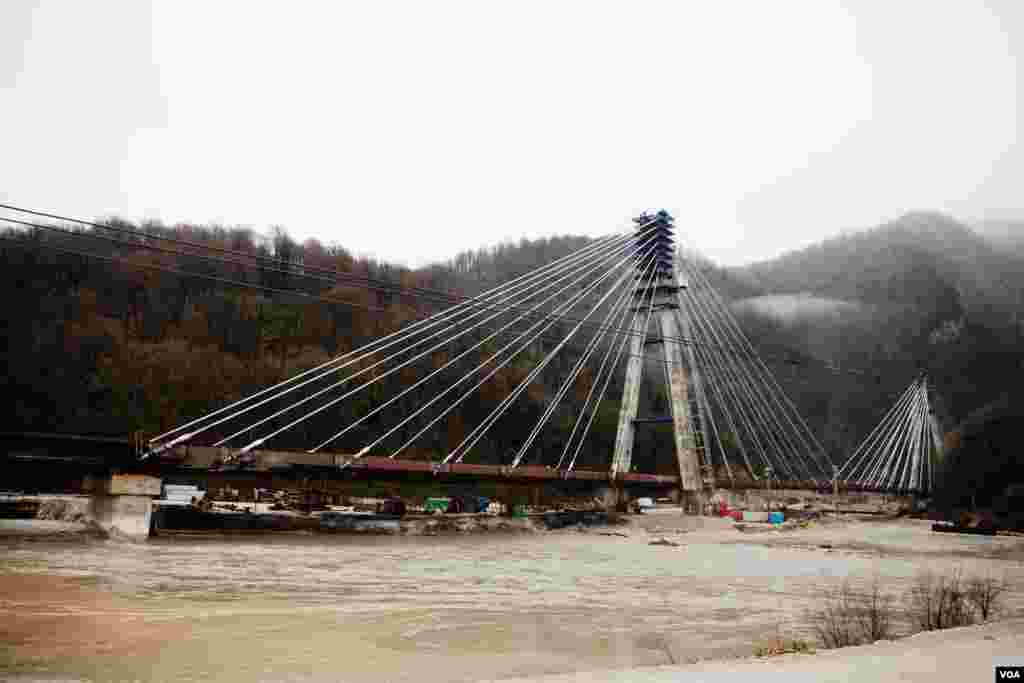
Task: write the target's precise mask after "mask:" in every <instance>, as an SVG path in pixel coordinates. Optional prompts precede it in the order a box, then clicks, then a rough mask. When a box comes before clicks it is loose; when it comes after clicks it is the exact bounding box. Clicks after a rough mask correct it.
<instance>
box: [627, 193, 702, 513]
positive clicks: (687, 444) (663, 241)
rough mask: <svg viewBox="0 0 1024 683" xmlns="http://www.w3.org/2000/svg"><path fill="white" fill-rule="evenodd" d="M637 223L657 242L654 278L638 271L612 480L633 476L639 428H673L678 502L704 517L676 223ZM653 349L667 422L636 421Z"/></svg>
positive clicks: (664, 219) (660, 216)
mask: <svg viewBox="0 0 1024 683" xmlns="http://www.w3.org/2000/svg"><path fill="white" fill-rule="evenodd" d="M633 220H634V222H635V223H637V224H638V225H640V226H643V229H644V231H645V232H644V235H645V236H644V238H643V240H644V241H646V240H651V241H653V242H654V259H655V262H654V269H653V272H652V273H650V275H648V274H647V273H645V272H641V271H640V269H639V268H638V270H637V274H636V278H637V279H636V285H635V288H634V292H633V297H634V306H635V307H637V309H639V310H640V311H641V315H639V316H637V317H636V319H635V322H634V325H633V329H632V335H631V338H630V346H629V353H630V355H629V359H628V363H627V366H626V380H625V385H624V387H623V392H622V402H621V408H620V410H619V423H618V430H617V432H616V435H615V453H614V456H613V458H612V465H611V477H612V480H613V482H614V481H615V480H616V479H617V478H618V477H620V476H621V475H622V474H625V473H628V472H629V471H630V467H631V464H632V457H633V444H634V441H635V435H636V428H637V425H639V424H646V423H650V422H669V423H671V424H672V431H673V442H674V445H675V455H676V466H677V469H678V474H679V480H680V490H679V496H678V497H679V501H680V503H681V504H682V506H683V510H684V512H687V513H693V514H701V512H702V511H703V509H704V506H705V504H706V502H707V501H706V495H705V493H704V489H703V483H704V482H703V479H702V471H703V468H702V465H703V464H704V463H702V462H701V457H700V453H699V450H698V446H697V439H696V434H697V433H698V432H699V427H697V426H696V424H695V422H696V419H695V418H697V415H695V414H694V412H693V411H695V410H696V406H697V404H696V402H695V401H693V400H692V396H691V394H692V391H691V377H690V370H689V368H688V367H687V365H686V364H684V362H683V350H682V345H681V344H680V343H679V339H681V337H682V334H683V333H685V330H681V329H679V327H680V322H682V323H683V324H685V320H683V321H679V322H677V315H678V314H679V313H681V308H680V305H679V292H680V291H682V290H683V289H684V288H685V287H686V284H685V283H684V282H683V280H682V279H681V277H680V274H679V272H678V270H677V268H676V266H675V245H674V240H673V237H672V234H673V226H672V223H673V218H672V216H670V215H669V214H668V213H667V212H666V211H659V212H658V213H657V214H655V215H654V216H649V215H641V216H639V217H638V218H634V219H633ZM652 226H653V227H654V230H653V231H651V230H650V228H651V227H652ZM649 233H653V234H649ZM639 239H640V238H639V237H638V240H639ZM652 322H653V323H654V326H655V327H656V329H657V334H658V335H659V336H657V337H653V338H651V337H648V334H649V331H650V329H651V327H652ZM651 345H657V346H659V347H660V348H661V351H662V358H663V359H664V375H663V377H662V378H660V381H664V382H665V384H666V386H667V388H668V392H667V394H668V397H669V407H670V411H671V415H670V416H667V417H664V418H638V416H637V411H638V408H639V399H640V387H641V385H642V382H643V380H644V349H645V347H646V346H651Z"/></svg>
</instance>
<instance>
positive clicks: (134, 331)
mask: <svg viewBox="0 0 1024 683" xmlns="http://www.w3.org/2000/svg"><path fill="white" fill-rule="evenodd" d="M114 225H115V226H120V227H121V228H125V229H129V230H131V229H133V228H132V226H129V225H128V224H114ZM142 228H143V230H144V231H145V232H146V233H149V234H151V235H159V236H163V237H168V238H172V239H173V240H176V241H174V242H169V241H157V240H147V239H143V238H140V237H138V236H135V235H132V234H131V233H127V235H128V236H127V237H126V234H125V233H111V232H110V231H107V230H99V229H93V228H87V229H85V230H84V231H79V232H77V233H76V235H74V236H72V235H67V234H62V233H59V232H54V231H36V232H35V233H34V235H33V237H32V239H33V242H32V244H31V245H25V244H23V243H19V244H18V245H15V244H14V243H12V242H10V241H3V242H0V248H2V250H3V262H4V264H5V268H4V269H3V271H2V273H0V278H2V281H3V291H5V292H7V293H8V294H9V296H10V301H9V302H8V306H7V315H6V316H5V319H4V323H3V324H4V329H3V330H2V332H3V333H4V336H5V338H6V339H7V344H6V347H5V348H4V349H3V356H2V363H3V365H4V369H5V371H6V374H7V376H8V377H9V387H10V388H11V391H9V392H7V393H6V399H5V401H6V402H7V405H6V406H5V410H4V411H3V416H4V417H3V421H4V422H5V423H6V424H5V425H4V428H6V429H16V430H39V431H50V430H55V431H64V432H74V433H110V434H126V433H128V432H130V431H133V430H141V431H142V432H143V433H144V434H146V435H154V434H156V433H158V432H160V431H163V430H166V429H168V428H171V427H174V426H177V425H179V424H181V423H183V422H185V421H187V420H190V419H192V418H195V417H197V416H199V415H200V414H202V413H204V412H206V411H208V410H211V409H214V408H218V407H220V406H222V405H224V404H225V403H227V402H228V401H230V400H233V399H237V398H240V397H242V396H244V395H247V394H249V393H251V392H253V391H256V390H258V389H262V388H263V387H265V386H267V385H269V384H272V383H275V382H278V381H280V380H282V379H285V378H287V377H290V376H292V375H294V374H295V373H296V372H298V371H300V370H304V369H306V368H309V367H312V366H314V365H317V364H319V363H322V362H324V361H326V360H328V359H329V358H331V357H333V356H336V355H337V354H341V353H344V352H346V351H349V350H351V349H354V348H357V347H359V346H361V345H363V344H365V343H367V342H369V341H370V340H372V339H375V338H377V337H380V336H382V335H385V334H388V333H390V332H393V331H395V330H397V329H399V328H400V327H401V326H402V325H405V324H407V323H409V322H411V321H413V320H415V319H417V318H419V317H423V316H425V315H428V314H430V313H432V312H436V311H438V310H441V309H442V308H444V307H447V306H449V305H451V304H452V303H453V302H456V301H458V300H460V297H466V296H472V295H473V294H476V293H479V292H480V291H482V290H484V289H487V288H489V287H492V286H494V285H496V284H498V283H501V282H505V281H507V280H509V279H511V278H513V277H515V276H518V275H521V274H523V273H526V272H528V271H530V270H532V269H533V268H535V267H536V266H537V265H539V264H544V263H548V262H550V261H552V260H553V259H556V258H558V257H561V256H564V255H566V254H568V253H570V252H574V251H576V250H578V249H580V248H581V247H583V246H585V245H586V244H588V243H589V239H587V238H583V237H554V238H550V239H541V240H534V241H527V240H523V241H520V242H518V243H507V244H502V245H499V246H497V247H494V248H490V249H482V250H478V251H467V252H464V253H461V254H458V255H457V256H455V257H454V258H453V259H452V260H451V261H450V262H448V263H444V264H438V265H435V266H432V267H429V268H425V269H422V270H418V271H412V270H409V269H406V268H400V267H394V266H391V265H389V264H386V263H382V262H378V261H374V260H369V259H365V258H356V257H353V256H352V255H351V254H349V253H348V252H347V251H346V250H345V249H344V248H341V247H325V246H324V245H321V244H319V243H318V242H315V241H308V242H306V243H304V244H297V243H295V242H294V241H293V240H291V239H290V238H289V237H288V235H287V234H285V233H284V232H283V231H277V232H275V234H273V235H272V236H270V237H269V238H265V239H260V238H259V237H258V236H257V235H254V234H253V233H252V232H250V231H247V230H239V229H221V228H204V227H198V226H178V227H174V228H169V227H164V226H159V225H146V226H142ZM111 235H114V236H116V238H117V239H118V240H123V239H129V240H131V241H133V242H134V243H133V244H128V245H127V246H126V245H125V244H124V243H123V242H120V241H118V242H115V241H112V240H111V239H110V237H111ZM7 236H8V237H11V236H13V234H8V235H7ZM143 243H144V244H143ZM189 244H191V245H194V246H188V245H189ZM26 247H30V248H26ZM199 247H204V248H205V249H200V248H199ZM209 249H222V250H230V251H222V252H213V253H214V257H213V258H211V257H210V253H211V252H210V251H209ZM72 252H74V253H72ZM85 253H88V254H91V255H92V257H89V256H86V255H84V254H85ZM238 253H244V254H252V255H256V256H263V257H268V258H266V259H265V260H264V261H261V262H260V264H259V265H258V266H253V265H252V264H251V263H250V264H247V265H242V264H241V263H239V262H238V261H239V259H238V256H237V254H238ZM195 254H203V255H205V256H206V258H202V259H200V258H197V257H196V256H195ZM97 257H98V258H97ZM103 259H106V260H103ZM217 259H220V260H217ZM186 273H187V274H192V275H186ZM195 274H201V275H203V276H206V277H205V279H204V278H201V277H196V276H195ZM483 329H487V328H483ZM564 331H565V327H564V324H563V323H558V324H557V325H556V327H555V328H553V329H552V330H551V331H550V333H549V334H548V335H546V336H545V337H543V338H541V339H540V340H539V341H538V342H537V343H536V344H534V345H533V346H531V347H530V348H529V349H528V350H527V351H526V352H524V353H522V354H521V355H520V356H518V357H516V358H515V360H514V361H513V362H512V363H511V364H510V365H508V366H507V367H505V368H503V369H502V370H501V371H500V372H499V373H498V374H497V375H496V376H495V377H494V379H493V381H491V382H489V383H487V384H485V385H484V386H482V387H481V388H480V389H479V391H478V392H477V393H476V395H475V396H474V400H468V401H466V402H465V403H464V404H463V405H462V406H461V407H460V409H459V410H457V411H455V412H454V413H453V414H452V415H450V416H448V417H447V418H445V420H444V422H442V423H441V424H440V425H439V426H438V428H435V429H433V430H431V432H430V433H429V434H427V435H425V436H424V437H423V438H422V439H420V440H418V441H417V442H416V443H415V444H414V445H413V446H412V447H410V449H409V450H408V451H407V452H406V455H407V456H408V455H412V456H414V457H433V458H437V457H439V456H441V455H444V454H445V453H447V452H448V449H449V448H451V447H453V446H454V445H455V444H457V443H459V441H460V440H461V439H462V438H463V436H464V435H465V434H466V432H467V431H468V429H471V428H472V427H473V426H475V425H476V424H477V423H478V422H479V421H480V420H482V418H483V417H484V416H485V415H486V414H487V413H488V412H490V410H491V409H492V408H494V407H495V406H496V405H497V404H498V403H499V402H500V401H501V399H502V398H504V396H505V395H506V394H507V393H508V391H510V390H511V389H512V388H513V387H515V386H516V385H518V384H519V383H520V382H521V381H523V380H524V378H526V376H527V374H528V373H529V371H530V370H531V369H532V367H533V365H534V363H535V362H536V360H537V359H538V358H540V357H541V356H542V355H543V354H544V353H546V352H547V350H549V349H550V348H551V347H552V346H554V343H555V342H557V341H558V340H559V339H560V338H561V336H563V335H564ZM481 335H482V332H481V333H480V334H476V335H474V336H472V337H468V338H467V340H468V339H472V340H477V339H480V338H481ZM507 338H508V335H505V337H504V338H499V340H502V341H504V339H507ZM496 341H498V340H495V342H496ZM582 341H583V340H582V339H581V345H582ZM495 342H489V343H488V345H487V346H485V347H484V348H483V351H487V350H493V349H494V346H495ZM467 344H468V341H467ZM458 348H461V347H456V348H452V349H445V350H441V351H438V352H437V353H435V354H433V355H432V356H431V357H430V358H429V359H428V360H429V362H428V363H426V364H424V365H422V366H418V367H417V368H416V369H412V368H410V369H407V370H403V371H402V372H401V373H398V374H395V375H393V376H391V377H388V378H386V379H385V380H382V381H380V382H379V383H378V384H376V385H375V386H374V387H373V390H372V391H367V392H365V395H361V396H359V397H357V400H352V401H346V402H344V403H341V404H339V405H338V406H337V407H336V408H333V409H332V410H330V411H325V412H324V413H323V414H322V415H318V416H317V418H314V419H310V420H308V421H307V422H305V423H304V424H303V425H302V426H301V427H300V428H296V429H295V430H292V431H290V432H287V433H285V434H282V435H281V436H280V437H279V438H276V439H275V440H274V441H273V443H272V444H270V445H269V447H274V448H282V449H284V448H302V449H304V448H308V447H309V446H310V444H311V443H315V441H314V440H315V439H318V438H320V437H322V436H323V435H325V434H331V433H333V432H334V431H337V429H338V425H342V424H346V423H347V422H350V421H352V420H353V419H355V417H357V416H361V415H362V414H364V413H365V412H366V411H367V410H368V409H369V408H370V407H371V406H373V405H376V404H379V403H381V402H382V401H383V400H385V399H387V398H388V397H390V396H393V395H395V394H396V393H398V391H400V389H401V388H403V387H405V386H408V385H409V384H410V383H412V382H413V381H415V380H416V379H419V378H420V377H422V376H423V375H424V374H425V373H426V372H428V371H430V370H433V369H435V368H439V367H440V366H441V365H443V364H444V363H445V362H446V361H447V360H448V359H449V358H450V357H451V356H452V355H453V354H454V353H455V352H456V350H457V349H458ZM572 350H573V349H572V347H570V348H568V349H567V353H565V354H562V355H561V356H560V357H559V358H558V359H556V362H555V363H553V364H552V366H551V367H550V368H549V369H548V371H546V372H545V373H544V374H543V375H541V376H540V377H538V378H537V379H536V380H535V381H533V382H531V383H530V385H529V390H528V391H527V393H526V394H525V397H524V399H523V400H520V401H517V403H516V404H515V405H514V407H513V410H511V411H509V413H508V414H507V415H505V417H503V418H502V419H501V420H500V421H499V423H498V424H496V425H495V427H494V428H493V429H492V430H491V431H490V432H489V433H488V437H487V438H486V439H485V440H484V441H483V442H481V444H480V445H479V446H477V448H476V449H475V450H474V460H475V461H480V462H499V461H501V460H502V459H503V458H505V457H506V456H507V455H508V453H509V452H510V451H511V450H513V449H514V448H515V447H518V445H519V443H520V442H521V441H522V438H523V436H524V435H523V432H522V430H523V425H524V424H532V422H534V421H535V420H536V418H537V417H538V416H539V415H540V413H541V412H542V411H543V410H544V408H545V407H546V405H547V402H548V401H549V400H550V397H551V395H552V394H553V393H554V392H555V390H556V389H557V387H558V383H559V382H560V381H561V379H562V378H564V377H565V376H566V374H567V370H568V368H569V367H570V366H571V364H572V363H573V362H575V360H576V358H577V357H578V355H576V354H573V353H572ZM481 355H482V352H481ZM454 367H459V366H454ZM591 374H592V373H588V372H584V373H583V375H582V376H581V378H580V380H579V381H578V382H577V384H576V385H575V387H574V391H575V392H577V393H579V392H583V393H585V392H586V391H587V389H588V388H589V386H590V385H589V382H590V381H591V379H592V378H591ZM457 376H459V375H458V374H457V373H456V372H455V371H454V369H453V370H449V371H445V373H442V374H440V375H439V376H438V377H437V378H436V380H432V382H433V384H428V385H425V387H424V391H419V392H416V393H413V394H410V395H409V396H408V397H406V398H404V399H402V400H401V401H400V402H397V403H396V404H394V405H392V406H390V407H389V409H388V411H387V412H385V413H382V414H381V415H379V416H377V417H376V418H374V419H371V420H368V421H366V422H365V423H364V424H362V425H360V426H359V427H358V428H357V429H354V430H353V431H352V432H351V433H350V434H348V435H347V436H346V438H344V439H341V440H339V441H338V442H337V443H335V444H332V449H335V450H339V451H343V452H347V451H355V450H358V449H359V448H360V447H362V446H363V445H365V444H366V443H367V442H368V441H369V440H370V439H371V438H372V435H375V434H377V433H379V432H380V431H383V429H382V427H386V426H387V425H389V424H390V422H393V421H394V420H393V419H392V420H391V421H390V422H389V419H388V418H393V417H394V416H401V415H405V414H407V413H409V412H410V411H411V410H413V409H414V408H415V407H416V406H418V405H420V404H421V403H422V402H424V401H426V400H427V399H428V398H429V397H430V396H431V394H430V390H431V388H433V389H434V390H437V389H438V388H439V387H442V386H445V382H447V383H449V384H450V383H451V382H452V381H453V380H454V378H455V377H457ZM620 391H621V389H620V385H619V378H616V380H615V381H614V383H613V386H612V387H611V388H610V389H609V397H610V398H611V397H614V398H612V399H611V400H606V401H605V402H604V403H603V404H602V407H601V410H600V412H599V414H598V416H597V417H596V419H595V424H594V428H593V433H594V436H593V437H592V438H591V439H589V440H588V444H587V448H586V449H585V451H584V452H583V453H582V454H581V460H580V465H582V466H585V465H586V463H587V462H588V461H591V460H594V461H595V462H604V463H607V461H608V458H609V457H610V453H611V447H612V444H613V442H614V436H615V421H616V417H617V410H618V407H617V406H618V404H617V396H618V394H619V392H620ZM302 396H304V394H303V393H296V394H294V395H293V396H291V397H290V400H294V399H295V398H297V397H302ZM659 398H660V399H661V400H663V395H662V396H657V395H656V396H654V398H653V400H659ZM566 403H567V405H566V406H563V408H562V409H560V411H559V412H558V413H557V414H556V416H555V418H554V419H553V420H552V427H551V428H550V429H547V430H546V431H545V433H544V434H543V435H542V438H541V441H540V445H539V447H538V449H537V450H538V452H539V453H556V456H555V457H557V453H560V452H561V449H562V443H563V441H564V437H565V435H566V434H567V433H568V431H569V430H570V429H571V427H572V420H574V419H575V417H576V414H575V412H573V411H571V410H570V406H569V405H568V404H569V403H573V405H578V402H566ZM282 405H284V403H282ZM312 405H317V404H315V403H314V404H312ZM662 409H663V410H664V407H663V408H662ZM229 426H230V425H226V426H225V429H227V427H229ZM271 426H274V423H271ZM663 432H664V430H662V429H653V430H650V431H649V432H647V433H645V434H644V435H642V437H641V439H642V441H643V442H644V443H648V442H651V443H653V442H654V441H658V440H659V439H660V440H662V441H664V442H665V443H664V444H662V446H663V447H662V448H661V449H660V452H661V453H662V455H666V456H667V455H670V451H669V450H668V446H667V443H668V442H667V441H666V438H667V437H666V436H665V435H664V434H663ZM409 433H410V432H409V430H404V431H402V432H400V433H398V434H397V435H396V437H395V439H392V440H391V441H388V442H386V443H384V444H382V445H381V448H382V450H383V448H384V447H385V446H392V445H394V443H399V442H400V441H399V438H400V437H403V436H408V435H409ZM224 435H225V433H224V432H219V433H216V434H214V433H211V434H209V435H207V436H208V437H209V438H208V441H212V439H213V437H215V436H224ZM243 443H244V441H243ZM643 450H644V451H645V452H653V451H654V450H658V449H655V448H644V449H643ZM638 466H641V467H645V468H651V469H653V468H654V467H655V464H654V463H653V461H652V460H651V459H650V458H646V459H645V458H643V457H641V458H640V459H639V460H638ZM658 466H659V467H660V466H661V465H658ZM664 466H665V467H668V466H670V460H669V459H667V458H665V463H664Z"/></svg>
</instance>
